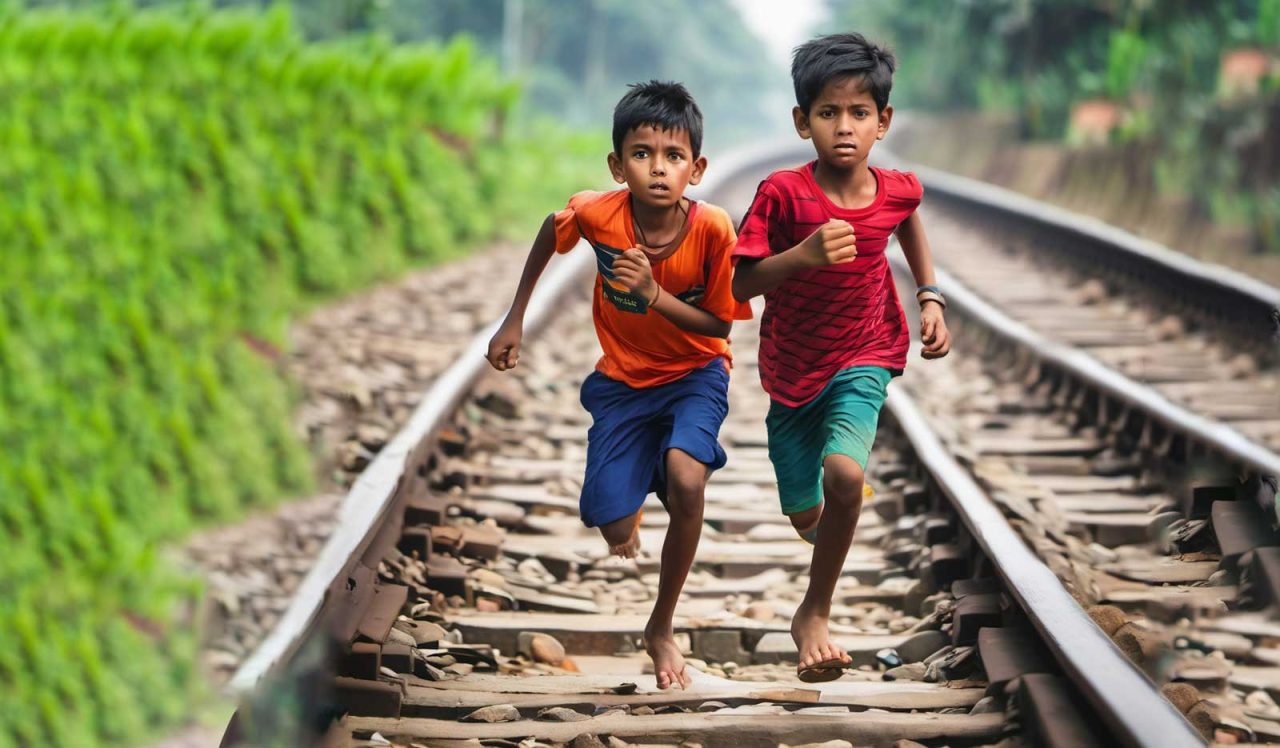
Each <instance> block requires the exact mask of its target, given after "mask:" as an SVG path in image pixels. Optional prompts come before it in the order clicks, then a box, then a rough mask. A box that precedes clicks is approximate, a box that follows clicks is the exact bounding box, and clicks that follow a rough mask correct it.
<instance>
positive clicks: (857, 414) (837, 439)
mask: <svg viewBox="0 0 1280 748" xmlns="http://www.w3.org/2000/svg"><path fill="white" fill-rule="evenodd" d="M892 377H893V374H892V373H890V371H889V370H888V369H885V368H882V367H879V366H852V367H850V368H848V369H842V370H841V371H840V372H839V373H837V374H836V375H835V376H834V377H832V378H831V381H830V382H827V386H826V387H824V388H823V389H822V392H820V393H818V396H817V397H815V398H814V399H812V400H810V401H809V402H807V403H805V404H804V405H801V406H800V407H798V408H792V407H789V406H787V405H783V404H782V403H779V402H777V401H776V400H775V401H773V402H772V403H771V404H770V405H769V415H768V417H767V418H766V419H765V425H766V426H767V427H768V429H769V459H770V460H771V461H772V462H773V471H774V473H775V474H776V475H777V477H778V498H779V499H781V500H782V511H783V513H784V514H795V513H796V512H802V511H804V510H805V509H809V508H810V507H815V506H817V505H818V504H819V503H821V502H822V463H823V461H824V460H826V459H827V455H846V456H848V457H850V458H852V459H853V460H854V461H855V462H857V463H858V465H859V466H861V467H862V469H863V470H866V468H867V458H868V457H870V456H871V445H872V443H874V442H875V438H876V423H877V422H878V421H879V420H880V406H882V405H884V398H885V394H886V392H887V388H888V386H889V380H890V379H891V378H892Z"/></svg>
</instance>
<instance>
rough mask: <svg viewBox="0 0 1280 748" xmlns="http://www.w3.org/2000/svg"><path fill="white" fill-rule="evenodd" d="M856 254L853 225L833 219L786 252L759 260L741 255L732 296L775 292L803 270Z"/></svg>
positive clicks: (741, 299)
mask: <svg viewBox="0 0 1280 748" xmlns="http://www.w3.org/2000/svg"><path fill="white" fill-rule="evenodd" d="M857 256H858V248H857V239H856V238H855V237H854V235H853V226H850V225H849V224H848V223H847V222H845V221H841V220H838V219H834V218H833V219H831V220H830V221H827V222H826V223H825V224H823V225H822V226H821V227H820V228H819V229H818V230H817V231H814V232H813V233H812V234H810V235H809V236H808V237H806V238H805V240H804V241H802V242H800V243H799V244H797V245H796V246H794V247H792V248H790V249H788V250H787V251H785V252H779V253H778V254H775V255H770V256H769V257H765V258H762V259H759V260H755V259H751V258H749V257H742V258H740V259H739V260H738V266H737V268H735V269H734V271H733V297H734V298H735V299H737V300H738V301H746V300H747V299H750V298H751V297H753V296H759V295H760V294H763V293H768V292H769V291H772V290H773V289H775V288H777V287H778V286H780V285H782V283H783V281H785V280H786V279H788V278H790V277H791V276H792V275H795V274H796V273H797V272H799V271H801V270H807V269H809V268H816V267H822V266H823V265H835V264H837V263H841V262H850V261H852V260H853V258H855V257H857Z"/></svg>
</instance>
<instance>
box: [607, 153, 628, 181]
mask: <svg viewBox="0 0 1280 748" xmlns="http://www.w3.org/2000/svg"><path fill="white" fill-rule="evenodd" d="M609 173H610V174H612V175H613V181H615V182H617V183H618V184H622V183H623V182H625V181H627V175H626V174H625V173H624V172H623V171H622V158H621V157H620V156H618V154H617V153H614V152H613V151H609Z"/></svg>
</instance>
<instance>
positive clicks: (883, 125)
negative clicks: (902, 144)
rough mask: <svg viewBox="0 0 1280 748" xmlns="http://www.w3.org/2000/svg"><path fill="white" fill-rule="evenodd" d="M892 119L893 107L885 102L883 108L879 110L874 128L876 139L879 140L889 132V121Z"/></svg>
mask: <svg viewBox="0 0 1280 748" xmlns="http://www.w3.org/2000/svg"><path fill="white" fill-rule="evenodd" d="M892 121H893V107H892V106H890V105H889V104H885V107H884V110H882V111H881V112H880V123H879V125H878V126H877V129H876V140H881V139H883V138H884V136H886V135H888V134H889V123H890V122H892Z"/></svg>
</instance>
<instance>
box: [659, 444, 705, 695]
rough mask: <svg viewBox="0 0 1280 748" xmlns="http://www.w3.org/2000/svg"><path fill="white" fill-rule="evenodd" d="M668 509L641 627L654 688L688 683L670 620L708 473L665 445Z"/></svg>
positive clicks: (698, 532) (698, 527)
mask: <svg viewBox="0 0 1280 748" xmlns="http://www.w3.org/2000/svg"><path fill="white" fill-rule="evenodd" d="M666 459H667V513H668V515H669V516H670V518H671V524H670V525H669V526H668V527H667V537H666V540H664V541H663V543H662V566H661V569H660V572H659V574H658V597H657V599H656V600H655V601H654V603H653V613H652V614H651V615H650V616H649V623H648V625H646V626H645V629H644V646H645V650H646V651H648V653H649V656H650V657H652V658H653V673H654V677H655V678H656V679H657V682H658V688H670V687H671V686H676V685H678V686H680V687H681V688H687V687H688V686H689V676H688V675H687V674H686V673H685V669H684V657H683V656H682V655H681V654H680V648H679V647H678V646H676V641H675V632H674V630H673V627H672V621H673V620H674V618H675V613H676V603H677V602H678V601H679V599H680V590H681V589H683V588H684V582H685V579H686V578H688V576H689V569H690V567H692V566H693V558H694V555H695V554H696V553H697V550H698V539H699V538H700V537H701V536H702V510H703V506H704V504H703V501H704V495H705V492H706V487H707V477H708V475H709V474H710V471H709V470H708V468H707V466H706V465H704V464H703V463H701V462H699V461H698V460H696V459H694V457H693V456H691V455H690V454H689V453H687V452H685V451H684V450H681V449H676V448H672V449H668V450H667V458H666Z"/></svg>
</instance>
